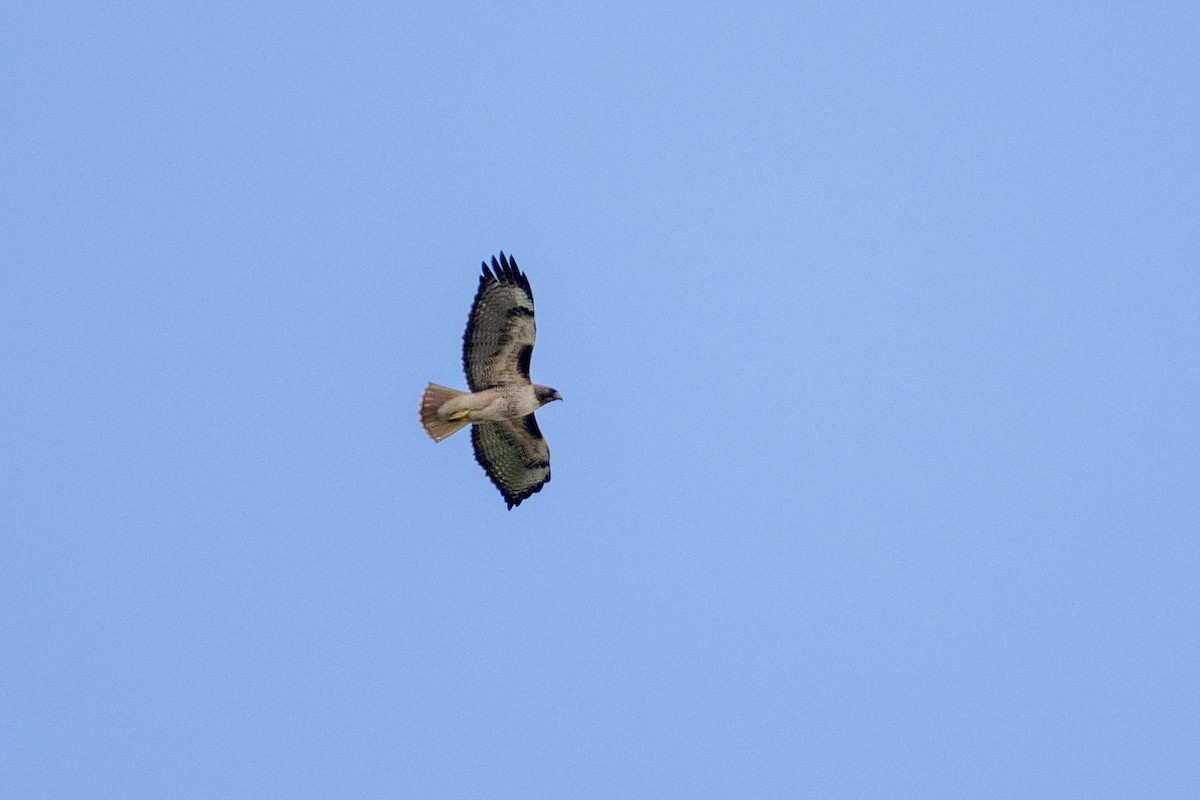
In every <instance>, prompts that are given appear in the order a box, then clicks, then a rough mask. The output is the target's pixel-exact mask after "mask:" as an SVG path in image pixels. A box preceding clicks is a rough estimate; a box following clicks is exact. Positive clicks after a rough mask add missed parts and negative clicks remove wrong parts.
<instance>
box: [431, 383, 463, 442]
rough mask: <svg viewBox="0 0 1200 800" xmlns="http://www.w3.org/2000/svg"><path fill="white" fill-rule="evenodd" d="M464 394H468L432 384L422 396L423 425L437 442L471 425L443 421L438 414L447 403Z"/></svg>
mask: <svg viewBox="0 0 1200 800" xmlns="http://www.w3.org/2000/svg"><path fill="white" fill-rule="evenodd" d="M464 394H466V392H460V391H458V390H457V389H450V388H448V387H446V386H439V385H437V384H436V383H431V384H429V386H428V387H427V388H426V389H425V394H423V395H421V424H422V425H424V426H425V432H426V433H428V434H429V436H430V437H431V438H432V439H433V440H434V441H435V442H440V441H442V440H443V439H445V438H446V437H447V436H449V435H450V434H452V433H457V432H458V431H460V430H462V429H463V428H465V427H467V426H468V425H470V424H471V423H470V422H468V421H466V420H463V421H462V422H451V421H450V420H447V419H442V418H441V417H440V416H438V413H437V412H438V409H439V408H441V407H442V406H443V405H445V403H446V402H447V401H449V400H453V399H454V398H456V397H458V396H459V395H464Z"/></svg>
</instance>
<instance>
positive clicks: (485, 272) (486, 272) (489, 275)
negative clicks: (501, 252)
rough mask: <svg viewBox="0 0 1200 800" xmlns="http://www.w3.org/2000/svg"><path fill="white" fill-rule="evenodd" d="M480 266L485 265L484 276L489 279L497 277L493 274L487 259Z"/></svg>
mask: <svg viewBox="0 0 1200 800" xmlns="http://www.w3.org/2000/svg"><path fill="white" fill-rule="evenodd" d="M480 266H481V267H483V277H484V278H487V279H488V280H495V279H496V278H495V276H493V275H492V271H491V270H490V269H488V265H487V262H486V261H484V262H482V263H481V264H480Z"/></svg>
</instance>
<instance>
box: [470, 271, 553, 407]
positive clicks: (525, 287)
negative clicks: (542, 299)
mask: <svg viewBox="0 0 1200 800" xmlns="http://www.w3.org/2000/svg"><path fill="white" fill-rule="evenodd" d="M536 338H537V326H536V325H535V324H534V319H533V292H531V291H530V289H529V279H528V278H526V277H525V276H524V275H523V274H521V271H520V270H519V269H518V268H517V261H516V259H514V258H511V257H509V256H506V255H504V253H501V254H500V260H499V261H497V260H496V258H495V257H494V256H493V257H492V268H491V269H488V265H487V264H486V263H485V264H484V265H483V275H482V276H481V277H480V278H479V291H478V292H477V293H476V294H475V302H474V303H473V304H472V305H471V314H470V316H468V317H467V332H466V333H465V334H463V371H464V372H466V373H467V385H468V386H470V387H471V391H472V392H482V391H483V390H484V389H491V388H493V387H496V386H507V385H512V384H521V383H530V380H529V359H530V357H531V356H532V355H533V343H534V340H535V339H536Z"/></svg>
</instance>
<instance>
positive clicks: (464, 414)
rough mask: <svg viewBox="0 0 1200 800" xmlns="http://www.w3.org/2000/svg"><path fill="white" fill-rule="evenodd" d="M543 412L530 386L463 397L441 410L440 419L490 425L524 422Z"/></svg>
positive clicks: (507, 388) (499, 389)
mask: <svg viewBox="0 0 1200 800" xmlns="http://www.w3.org/2000/svg"><path fill="white" fill-rule="evenodd" d="M539 408H541V405H540V404H539V403H538V398H537V394H536V393H535V391H534V387H533V386H532V385H530V384H524V385H521V386H498V387H496V388H495V389H484V390H483V391H482V392H471V393H469V394H460V395H458V396H457V397H455V398H454V399H452V400H447V401H446V402H445V403H442V405H441V406H440V407H439V408H438V411H437V413H438V416H439V417H441V418H442V419H445V420H449V421H451V422H462V421H464V420H465V421H469V422H488V421H497V420H504V419H520V418H522V417H524V416H526V415H528V414H532V413H533V412H534V411H537V410H538V409H539Z"/></svg>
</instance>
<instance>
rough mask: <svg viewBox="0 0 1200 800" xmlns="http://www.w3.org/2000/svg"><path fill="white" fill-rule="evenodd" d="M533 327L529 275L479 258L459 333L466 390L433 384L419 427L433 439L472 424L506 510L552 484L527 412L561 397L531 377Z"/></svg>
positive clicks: (479, 454)
mask: <svg viewBox="0 0 1200 800" xmlns="http://www.w3.org/2000/svg"><path fill="white" fill-rule="evenodd" d="M536 338H537V326H536V325H535V324H534V319H533V292H532V291H531V290H530V289H529V278H527V277H525V275H523V274H522V273H521V270H520V269H518V268H517V261H516V259H514V258H513V257H512V256H506V255H504V253H503V252H501V253H500V260H499V261H497V260H496V257H495V256H493V257H492V267H491V269H488V265H487V262H486V261H485V262H484V263H483V275H482V276H481V277H480V278H479V291H478V292H476V293H475V302H474V303H472V305H471V313H470V315H469V316H468V317H467V332H466V333H464V334H463V370H464V371H465V372H466V373H467V386H468V387H469V388H470V390H471V391H469V392H460V391H458V390H457V389H450V388H447V387H445V386H439V385H438V384H436V383H431V384H429V386H428V387H427V388H426V389H425V394H424V395H422V397H421V424H422V425H423V426H424V427H425V432H426V433H428V434H429V435H430V437H432V438H433V440H434V441H435V442H440V441H442V440H443V439H445V438H446V437H448V436H450V435H451V434H453V433H456V432H458V431H459V430H462V429H463V428H465V427H466V426H467V425H471V426H472V427H471V444H472V445H474V447H475V460H476V461H478V462H479V465H480V466H481V467H483V470H484V472H486V473H487V475H488V477H489V478H491V479H492V483H494V484H496V488H497V489H499V490H500V494H502V495H504V502H506V503H508V507H509V509H511V508H512V507H513V506H519V505H520V504H521V501H522V500H525V499H526V498H528V497H529V496H530V495H532V494H533V493H535V492H540V491H541V490H542V487H543V486H545V485H546V484H547V483H549V482H550V447H549V446H548V445H547V444H546V439H545V437H543V436H542V432H541V430H540V429H539V428H538V424H537V419H536V418H535V417H534V415H533V412H535V411H537V410H538V409H539V408H541V407H542V406H544V405H546V404H547V403H549V402H551V401H552V400H562V395H561V394H559V393H558V392H556V391H555V390H554V389H551V388H550V387H549V386H539V385H538V384H536V383H533V381H531V380H530V379H529V359H530V357H531V356H532V355H533V343H534V340H535V339H536Z"/></svg>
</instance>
